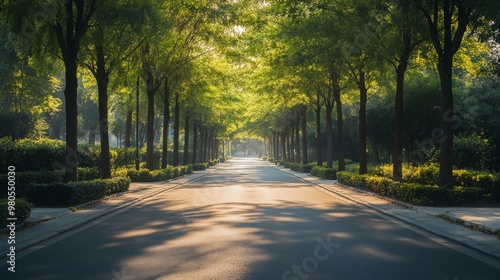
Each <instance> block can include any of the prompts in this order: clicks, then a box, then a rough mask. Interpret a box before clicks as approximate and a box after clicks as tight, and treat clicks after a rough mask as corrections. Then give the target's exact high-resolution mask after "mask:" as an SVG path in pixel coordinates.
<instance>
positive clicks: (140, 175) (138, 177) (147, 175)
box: [114, 165, 193, 182]
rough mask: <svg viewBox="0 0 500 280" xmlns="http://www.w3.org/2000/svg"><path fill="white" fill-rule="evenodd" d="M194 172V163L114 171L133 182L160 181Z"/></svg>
mask: <svg viewBox="0 0 500 280" xmlns="http://www.w3.org/2000/svg"><path fill="white" fill-rule="evenodd" d="M192 172H193V167H192V165H187V166H186V165H184V166H169V167H167V168H164V169H158V170H149V169H146V168H141V169H139V170H138V171H137V170H135V169H124V168H122V169H118V170H116V171H115V172H114V174H115V175H116V176H127V177H129V178H130V179H131V180H132V182H159V181H166V180H169V179H172V178H175V177H179V176H182V175H185V174H190V173H192Z"/></svg>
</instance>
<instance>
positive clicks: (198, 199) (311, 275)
mask: <svg viewBox="0 0 500 280" xmlns="http://www.w3.org/2000/svg"><path fill="white" fill-rule="evenodd" d="M498 263H499V262H498V261H494V260H492V259H489V258H487V257H485V256H482V255H480V254H478V253H475V252H473V251H471V250H468V249H464V248H462V247H460V246H458V245H455V244H453V243H450V242H447V241H445V240H443V239H441V238H437V237H434V236H432V235H430V234H427V233H425V232H423V231H421V230H418V229H415V228H412V227H410V226H408V225H405V224H403V223H401V222H398V221H395V220H393V219H391V218H388V217H386V216H384V215H382V214H379V213H376V212H374V211H372V210H369V209H367V208H364V207H361V206H358V205H356V204H354V203H351V202H348V201H345V200H343V199H340V198H337V197H335V196H332V195H330V194H328V193H326V192H324V191H321V190H319V189H318V188H316V187H314V186H312V185H310V184H308V183H305V182H303V181H300V180H298V179H296V178H295V177H293V176H290V175H288V174H286V173H284V172H281V171H279V170H276V169H274V168H272V167H268V166H266V165H265V164H264V162H262V161H258V160H256V159H235V160H234V164H232V165H229V166H228V167H227V168H225V169H222V170H218V171H216V172H213V173H212V174H210V175H208V176H206V177H203V178H202V179H200V180H198V181H196V182H192V183H190V184H188V185H186V186H184V187H182V188H179V189H176V190H173V191H169V192H165V193H162V194H160V195H157V196H155V197H153V198H150V199H148V200H145V201H143V202H141V203H140V204H136V205H134V206H132V207H128V208H126V209H124V210H123V211H119V212H115V213H114V214H111V215H110V216H107V217H104V218H103V219H100V220H98V221H96V222H94V223H92V224H89V225H86V226H84V227H82V228H79V229H78V230H75V231H73V232H70V233H68V234H65V235H62V236H60V237H59V238H57V239H54V240H51V241H49V242H46V243H45V244H42V245H41V246H38V247H37V248H34V249H33V250H29V251H27V252H26V253H24V255H21V256H19V258H18V260H17V263H16V271H17V272H16V273H15V274H12V273H8V272H6V268H5V267H4V266H2V267H1V268H2V271H1V272H0V279H114V280H132V279H196V280H197V279H288V280H299V279H443V280H444V279H450V280H452V279H453V280H455V279H457V280H458V279H459V280H462V279H500V269H499V267H500V266H498ZM13 276H14V277H13Z"/></svg>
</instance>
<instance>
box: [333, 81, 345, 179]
mask: <svg viewBox="0 0 500 280" xmlns="http://www.w3.org/2000/svg"><path fill="white" fill-rule="evenodd" d="M333 96H334V98H335V103H336V105H337V137H338V140H337V142H338V143H337V153H338V157H339V166H338V171H345V156H344V119H343V116H342V100H341V99H340V88H339V87H337V88H336V89H334V90H333Z"/></svg>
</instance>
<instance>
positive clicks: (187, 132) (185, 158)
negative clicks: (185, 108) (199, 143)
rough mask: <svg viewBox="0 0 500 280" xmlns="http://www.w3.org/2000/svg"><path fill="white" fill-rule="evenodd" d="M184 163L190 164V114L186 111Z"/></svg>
mask: <svg viewBox="0 0 500 280" xmlns="http://www.w3.org/2000/svg"><path fill="white" fill-rule="evenodd" d="M182 163H183V164H184V165H188V164H189V115H188V114H187V113H186V115H185V116H184V159H183V161H182Z"/></svg>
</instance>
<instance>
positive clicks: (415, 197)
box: [337, 172, 484, 206]
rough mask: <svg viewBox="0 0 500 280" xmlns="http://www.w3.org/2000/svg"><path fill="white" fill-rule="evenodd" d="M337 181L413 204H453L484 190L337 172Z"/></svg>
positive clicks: (480, 194) (474, 197) (472, 198)
mask: <svg viewBox="0 0 500 280" xmlns="http://www.w3.org/2000/svg"><path fill="white" fill-rule="evenodd" d="M337 178H338V181H339V183H342V184H345V185H349V186H352V187H355V188H359V189H364V190H369V191H372V192H375V193H378V194H381V195H383V196H387V197H391V198H394V199H398V200H401V201H404V202H407V203H411V204H415V205H428V206H438V205H455V204H460V203H464V202H470V201H478V200H481V199H483V197H484V196H483V195H484V190H483V189H482V188H472V187H468V188H466V187H460V186H459V187H454V188H453V189H445V188H440V187H438V186H431V185H422V184H416V183H401V182H395V181H393V180H391V179H389V178H385V177H380V176H373V175H359V174H355V173H350V172H338V173H337Z"/></svg>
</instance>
